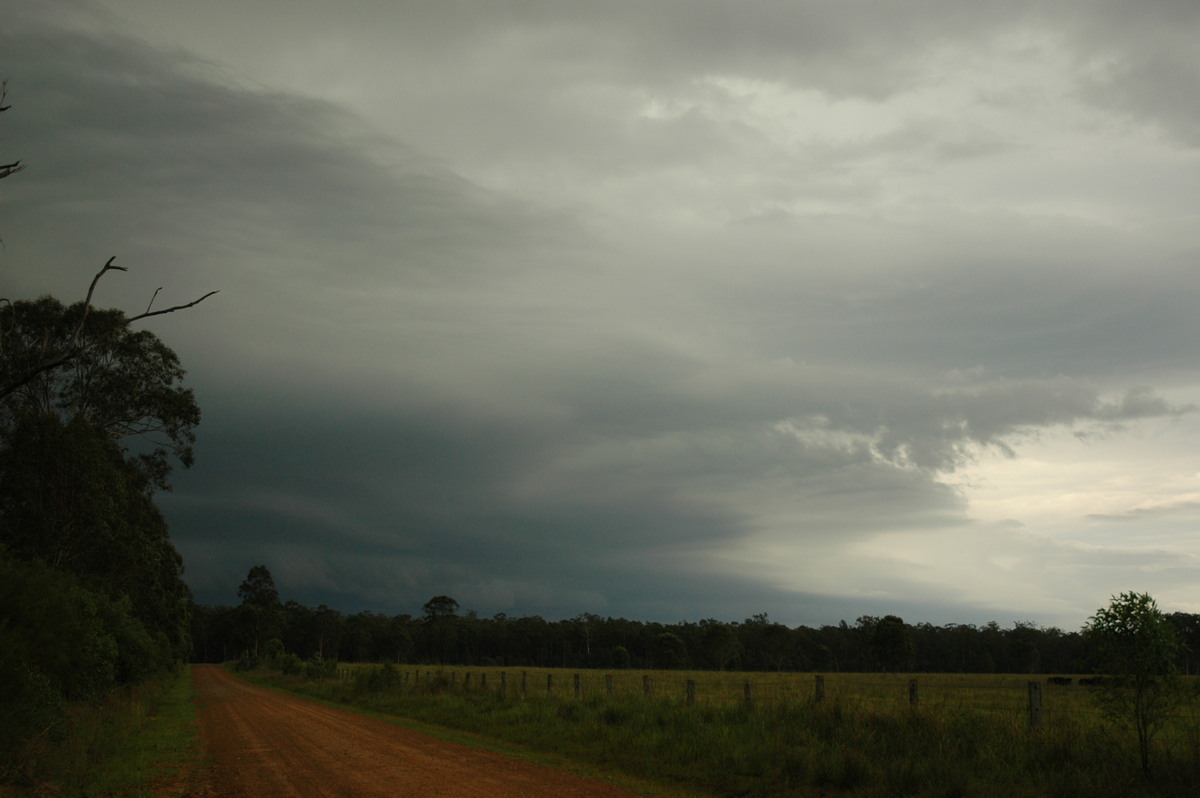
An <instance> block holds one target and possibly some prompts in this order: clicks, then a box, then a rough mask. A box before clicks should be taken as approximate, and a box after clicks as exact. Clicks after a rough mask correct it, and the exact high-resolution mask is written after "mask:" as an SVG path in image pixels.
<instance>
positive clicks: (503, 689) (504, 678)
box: [500, 671, 508, 695]
mask: <svg viewBox="0 0 1200 798" xmlns="http://www.w3.org/2000/svg"><path fill="white" fill-rule="evenodd" d="M500 695H508V671H500Z"/></svg>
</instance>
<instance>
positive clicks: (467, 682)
mask: <svg viewBox="0 0 1200 798" xmlns="http://www.w3.org/2000/svg"><path fill="white" fill-rule="evenodd" d="M463 689H464V690H470V689H471V672H470V671H467V672H466V673H465V674H463Z"/></svg>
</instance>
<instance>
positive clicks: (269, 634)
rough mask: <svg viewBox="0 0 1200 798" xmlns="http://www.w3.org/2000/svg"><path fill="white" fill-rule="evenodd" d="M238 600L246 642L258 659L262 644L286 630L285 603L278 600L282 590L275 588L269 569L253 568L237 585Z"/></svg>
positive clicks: (257, 566)
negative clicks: (239, 601)
mask: <svg viewBox="0 0 1200 798" xmlns="http://www.w3.org/2000/svg"><path fill="white" fill-rule="evenodd" d="M238 598H240V599H241V600H242V604H241V606H240V607H239V611H240V612H241V615H242V623H243V629H244V631H245V633H246V636H247V638H248V640H247V642H248V643H249V644H251V645H252V646H253V649H254V656H255V657H258V654H259V650H260V648H261V645H262V644H263V643H265V642H266V641H267V640H270V639H271V638H273V637H278V636H279V634H280V633H281V631H282V628H283V604H282V603H281V602H280V601H279V591H278V590H276V589H275V580H274V579H273V578H272V577H271V572H270V571H269V570H267V566H265V565H256V566H254V567H253V568H251V569H250V572H249V573H248V574H246V579H245V580H244V581H243V582H242V584H241V585H239V586H238Z"/></svg>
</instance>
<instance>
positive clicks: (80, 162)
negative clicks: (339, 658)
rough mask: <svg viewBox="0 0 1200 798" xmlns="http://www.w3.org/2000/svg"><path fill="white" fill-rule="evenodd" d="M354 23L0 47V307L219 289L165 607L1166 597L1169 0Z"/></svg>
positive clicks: (306, 6)
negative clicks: (277, 594)
mask: <svg viewBox="0 0 1200 798" xmlns="http://www.w3.org/2000/svg"><path fill="white" fill-rule="evenodd" d="M352 6H353V8H352V9H342V8H341V7H339V10H338V11H337V12H336V13H335V12H334V11H333V10H331V9H330V8H329V7H328V6H327V5H326V4H320V3H296V2H289V3H271V2H268V3H257V4H255V5H254V7H253V9H246V8H244V4H233V3H214V4H206V6H205V8H204V9H203V10H202V9H199V8H195V9H184V8H172V7H170V6H167V5H165V4H151V3H144V2H140V1H139V0H111V1H110V2H105V3H84V2H61V3H57V2H56V3H48V4H45V7H39V9H38V10H32V9H28V8H20V9H14V10H12V11H11V12H9V13H6V18H9V19H13V20H14V22H13V23H12V24H6V26H5V30H4V31H3V33H0V36H3V48H2V49H0V52H3V53H4V54H5V59H4V60H5V63H4V64H3V67H4V70H5V74H6V75H7V76H8V78H9V81H10V84H9V89H10V95H9V102H11V103H12V104H13V110H12V111H10V112H8V113H6V114H5V116H4V119H3V122H4V133H5V137H4V151H5V154H6V155H7V154H8V153H12V154H13V155H14V156H16V157H21V158H23V159H24V160H25V161H27V162H28V163H29V164H30V166H29V169H28V170H27V171H26V172H24V173H22V174H21V175H19V176H18V177H16V178H13V179H10V180H8V181H5V185H4V189H5V193H4V197H3V203H4V205H3V230H2V232H3V235H4V241H5V249H4V251H3V253H2V256H3V258H4V267H3V268H4V275H5V284H6V288H5V293H6V294H7V293H9V292H11V293H12V294H13V295H17V296H25V295H34V294H37V293H42V292H47V291H49V292H53V293H55V294H56V295H58V296H60V297H62V298H64V299H70V298H73V297H74V296H76V295H78V294H81V293H82V291H81V289H82V288H83V286H84V284H85V282H86V280H87V279H88V278H89V277H90V274H91V273H92V271H93V270H94V268H96V267H98V266H99V264H100V263H102V262H103V260H104V259H106V258H107V257H108V256H109V255H113V254H116V255H118V261H119V262H121V263H123V264H125V265H127V266H130V267H131V269H132V270H131V272H130V273H129V274H128V275H119V277H120V279H119V280H118V279H112V280H109V279H108V278H106V283H104V284H103V297H102V298H101V302H103V303H105V304H111V305H115V306H120V307H124V308H126V309H135V308H137V309H140V303H144V302H145V301H146V300H147V299H148V298H149V296H150V294H151V293H152V292H153V290H154V288H156V287H158V286H159V285H163V286H165V289H164V299H169V300H170V301H176V300H183V299H190V298H192V297H193V296H194V295H199V294H200V293H203V292H204V291H207V290H211V289H213V288H219V289H221V294H220V295H218V297H217V298H214V300H212V301H211V302H209V303H206V304H205V305H204V306H203V307H202V308H200V309H197V310H196V311H194V312H191V313H188V314H186V315H184V316H179V315H178V314H176V316H173V317H170V318H169V319H164V320H162V321H161V322H160V323H158V324H156V325H155V326H154V329H155V330H156V332H158V333H159V334H160V336H161V337H162V338H164V340H166V341H167V343H168V344H170V345H171V346H172V347H174V348H175V349H176V350H177V351H178V352H179V353H180V355H181V357H182V358H183V360H184V363H185V364H186V365H187V366H188V368H189V371H190V374H191V377H192V384H193V386H194V387H195V388H196V391H197V394H198V397H199V399H200V401H201V405H202V407H203V408H204V410H205V423H204V425H203V427H202V429H201V441H200V445H199V446H198V448H197V455H198V459H199V463H198V464H197V466H196V467H195V468H194V469H193V470H192V471H191V472H188V473H186V474H180V475H178V477H177V478H176V480H175V481H176V483H177V490H176V492H175V493H174V494H172V495H170V496H167V497H164V499H163V502H162V504H163V507H164V509H165V510H166V512H167V514H168V517H169V519H170V521H171V524H172V529H173V535H174V537H175V539H176V541H177V544H178V546H179V548H180V549H181V551H182V552H183V553H184V555H185V559H186V562H187V566H188V577H189V579H190V581H191V583H192V585H193V587H194V588H195V590H196V591H197V595H198V597H199V598H200V599H201V600H204V601H226V602H228V601H232V600H234V593H233V591H234V588H235V587H236V584H237V583H238V582H239V581H240V579H241V578H242V577H243V576H244V574H245V572H246V570H248V568H249V567H250V566H251V565H254V564H256V563H260V562H264V563H267V564H268V565H269V567H271V569H272V571H273V572H274V573H275V574H276V578H277V581H279V582H280V584H281V588H282V590H283V592H284V593H285V595H288V596H294V597H296V598H298V599H301V600H304V601H308V602H310V603H316V602H318V601H326V602H329V603H333V604H337V605H338V606H341V607H343V608H345V609H350V610H355V609H360V608H372V609H377V610H382V611H416V610H417V609H418V608H419V607H420V605H421V603H422V602H424V601H425V600H426V599H427V598H428V597H429V596H430V595H435V594H442V593H448V594H450V595H453V596H455V597H456V598H457V599H458V600H459V601H460V603H462V604H463V606H464V607H473V608H476V609H478V610H479V611H481V612H484V613H488V614H490V613H492V612H500V611H504V612H508V613H510V614H515V613H526V612H528V613H541V614H544V615H547V616H551V617H556V616H562V615H574V614H576V613H578V612H583V611H588V612H596V613H601V614H611V615H622V614H623V615H630V616H637V617H644V618H657V619H663V620H677V619H679V618H684V617H686V618H691V619H697V618H700V617H710V616H711V617H720V618H733V619H738V618H743V617H747V616H749V615H750V614H752V613H756V612H761V611H768V612H770V614H771V615H772V617H776V618H779V619H780V620H784V621H787V622H798V621H805V622H809V623H821V622H833V621H836V620H837V619H838V618H840V617H853V616H854V615H855V614H858V613H865V612H869V613H872V614H882V613H886V612H900V613H906V617H910V616H911V617H910V620H923V619H925V620H932V621H935V622H939V621H942V622H949V621H959V620H962V621H975V622H978V621H982V620H987V619H989V618H993V617H996V618H998V619H1000V620H1003V621H1008V620H1012V619H1015V618H1018V617H1019V618H1032V619H1035V620H1039V621H1042V622H1048V623H1063V624H1066V625H1077V624H1078V623H1081V622H1082V620H1083V619H1084V618H1085V617H1086V615H1087V614H1088V613H1089V612H1090V611H1091V610H1092V609H1093V608H1094V607H1097V606H1100V605H1101V604H1103V603H1104V601H1105V600H1106V599H1107V596H1108V595H1109V594H1110V593H1113V592H1118V591H1120V590H1126V589H1131V588H1137V589H1151V590H1155V591H1158V593H1157V594H1158V595H1159V598H1160V601H1163V602H1164V603H1165V604H1167V605H1169V606H1176V607H1180V608H1189V609H1192V610H1200V599H1197V597H1196V596H1195V595H1194V594H1192V593H1190V592H1189V591H1190V587H1189V585H1190V584H1191V583H1193V582H1194V581H1195V574H1196V559H1195V558H1196V556H1197V554H1200V547H1198V546H1197V542H1198V541H1197V540H1196V539H1195V538H1194V536H1191V535H1188V534H1182V533H1181V530H1182V529H1183V528H1184V527H1181V526H1180V523H1179V519H1180V518H1181V517H1182V518H1187V519H1190V518H1191V517H1192V515H1193V514H1194V510H1195V494H1196V493H1197V485H1196V484H1195V475H1196V473H1197V471H1200V469H1198V468H1197V462H1196V460H1195V458H1193V457H1191V456H1190V454H1189V450H1188V449H1187V448H1186V447H1185V442H1186V441H1187V440H1188V439H1189V438H1190V437H1191V436H1193V435H1195V434H1196V431H1197V428H1196V422H1195V420H1194V418H1193V416H1194V414H1193V407H1192V402H1194V401H1195V399H1196V396H1197V395H1198V394H1200V392H1198V391H1197V390H1196V388H1197V385H1198V384H1200V381H1198V380H1197V379H1196V369H1195V366H1194V364H1193V359H1192V358H1191V357H1190V351H1191V344H1192V342H1193V341H1195V340H1196V335H1197V332H1200V330H1198V329H1197V317H1196V314H1195V313H1194V308H1195V307H1196V304H1197V299H1198V298H1200V297H1198V296H1197V295H1198V293H1200V292H1198V288H1200V286H1198V277H1197V272H1196V270H1195V269H1194V268H1193V264H1194V261H1195V253H1196V251H1197V246H1196V240H1195V234H1194V232H1193V231H1194V229H1196V225H1195V220H1194V219H1193V218H1192V217H1193V216H1194V211H1193V210H1192V209H1194V208H1195V207H1197V203H1196V199H1197V197H1196V196H1195V195H1196V193H1197V190H1196V188H1195V181H1194V179H1192V177H1193V175H1194V170H1195V168H1196V166H1197V152H1196V150H1195V144H1196V140H1195V130H1196V129H1197V128H1196V119H1195V118H1194V114H1192V113H1191V112H1190V111H1188V110H1187V109H1188V108H1190V107H1191V104H1185V103H1179V102H1177V101H1176V99H1177V98H1176V94H1177V93H1178V91H1179V90H1180V89H1179V87H1180V86H1184V85H1187V80H1188V76H1189V75H1193V73H1194V72H1195V71H1196V69H1197V68H1200V67H1198V64H1200V62H1198V61H1197V58H1196V56H1195V55H1194V53H1193V52H1192V50H1193V48H1192V47H1191V46H1190V44H1189V43H1188V41H1187V40H1186V37H1182V36H1180V35H1179V31H1182V30H1186V29H1187V26H1188V25H1189V24H1191V23H1192V22H1194V21H1195V20H1194V19H1193V18H1194V16H1195V14H1196V12H1195V11H1194V10H1193V9H1192V6H1191V4H1185V3H1179V4H1175V5H1171V4H1154V8H1153V13H1151V12H1150V11H1147V10H1146V9H1145V8H1144V7H1139V12H1138V13H1137V14H1136V15H1135V14H1132V12H1130V11H1129V10H1127V9H1126V8H1125V7H1124V6H1123V5H1121V4H1110V5H1105V4H1092V5H1090V6H1089V7H1088V10H1087V11H1086V12H1084V11H1076V12H1070V13H1068V11H1066V10H1058V11H1048V10H1046V9H1044V8H1043V7H1042V5H1041V4H1027V5H1024V6H1022V5H1021V4H1017V5H1009V6H1005V8H1004V9H1003V10H1001V9H999V8H997V9H996V10H994V11H991V12H988V13H980V10H979V9H974V8H973V9H971V11H970V13H968V12H967V10H966V9H965V8H964V7H962V6H961V4H958V3H934V2H929V3H902V4H889V5H887V6H879V5H878V4H857V3H839V4H828V3H820V2H812V3H808V2H805V3H778V4H773V3H762V4H755V6H754V7H753V10H749V9H747V8H746V7H743V6H741V5H739V4H733V3H723V2H711V3H695V2H688V3H669V2H658V3H630V4H615V5H613V4H608V5H606V6H605V7H604V8H603V9H602V8H600V7H598V6H595V5H594V4H584V3H552V4H541V3H511V4H502V5H501V4H486V5H483V6H480V5H478V4H473V3H472V4H458V3H454V2H447V3H439V4H436V5H429V4H425V3H413V4H407V3H395V2H388V3H374V2H368V1H367V0H357V1H356V2H355V3H353V4H352ZM10 14H11V16H10ZM231 22H232V23H233V24H230V23H231ZM1193 27H1194V26H1193ZM1151 88H1152V89H1153V90H1150V89H1151ZM1147 441H1151V442H1152V443H1153V445H1150V444H1149V443H1147ZM1190 451H1195V449H1194V448H1192V449H1191V450H1190ZM1047 462H1053V463H1055V464H1056V465H1054V466H1051V467H1048V466H1046V463H1047ZM1121 472H1125V473H1127V474H1128V478H1127V484H1125V485H1123V486H1120V487H1119V488H1118V486H1117V485H1115V484H1114V483H1113V482H1112V481H1111V480H1110V481H1109V482H1105V481H1104V480H1105V479H1107V478H1110V477H1111V475H1112V474H1114V473H1121ZM1038 473H1041V474H1043V477H1042V478H1040V479H1038V478H1035V477H1033V476H1032V475H1035V474H1038ZM1050 473H1054V474H1070V475H1071V476H1070V480H1071V481H1069V482H1064V481H1063V480H1058V479H1053V480H1050V479H1047V478H1046V477H1045V475H1046V474H1050ZM1164 485H1170V486H1171V487H1170V488H1169V490H1167V489H1164V488H1163V487H1162V486H1164ZM1098 486H1107V487H1098ZM1164 491H1165V492H1164ZM1072 496H1087V497H1089V498H1088V499H1087V500H1086V501H1072V500H1070V497H1072ZM1129 519H1137V520H1138V522H1139V523H1138V524H1137V529H1136V530H1135V529H1132V528H1131V527H1132V526H1134V525H1133V524H1130V523H1129V522H1128V521H1129ZM1163 519H1171V520H1163Z"/></svg>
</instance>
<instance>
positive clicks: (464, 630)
mask: <svg viewBox="0 0 1200 798" xmlns="http://www.w3.org/2000/svg"><path fill="white" fill-rule="evenodd" d="M238 594H239V597H240V598H241V603H240V604H238V605H236V606H203V605H201V606H197V607H196V608H195V611H194V613H193V625H192V640H193V643H194V647H195V648H194V656H195V658H196V660H197V661H201V662H223V661H230V660H236V659H241V660H242V661H243V663H244V664H254V662H255V660H256V658H257V659H260V660H261V659H262V657H263V656H264V652H265V651H266V646H267V644H268V643H269V642H270V641H272V640H274V641H277V642H276V644H275V649H274V650H276V651H282V652H286V653H287V654H289V655H294V656H295V657H298V658H299V659H302V660H318V659H319V660H339V661H342V662H394V663H407V664H431V665H437V664H441V665H477V666H490V665H495V666H527V667H539V668H541V667H562V668H645V669H656V668H665V669H695V670H744V671H897V672H936V673H1085V672H1090V671H1091V670H1093V668H1094V667H1095V666H1096V664H1097V663H1096V659H1095V654H1096V651H1095V646H1094V645H1093V643H1092V641H1091V640H1090V638H1089V637H1088V636H1087V635H1085V634H1084V633H1083V631H1082V630H1081V631H1072V632H1065V631H1063V630H1061V629H1058V628H1055V627H1043V626H1038V625H1036V624H1033V623H1028V622H1017V623H1015V624H1014V625H1013V626H1012V627H1010V628H1002V627H1001V626H1000V625H999V624H998V623H996V622H994V621H993V622H991V623H987V624H985V625H982V626H975V625H972V624H947V625H941V626H935V625H933V624H930V623H915V624H910V623H907V622H905V621H904V620H903V619H901V618H899V617H897V616H895V615H884V616H882V617H875V616H868V615H864V616H862V617H860V618H858V619H857V620H856V621H855V622H854V623H852V624H851V623H847V622H846V621H841V622H840V623H837V624H831V625H825V626H819V627H810V626H795V627H792V626H787V625H785V624H782V623H778V622H775V621H772V620H770V618H769V617H768V616H767V614H766V613H762V614H759V615H754V616H752V617H750V618H747V619H745V620H743V621H736V622H726V621H719V620H715V619H711V618H709V619H704V620H700V621H680V622H678V623H657V622H647V621H634V620H629V619H626V618H611V617H602V616H599V615H593V614H591V613H581V614H579V615H576V616H575V617H573V618H567V619H561V620H547V619H545V618H542V617H540V616H537V615H532V616H522V617H509V616H507V615H505V614H503V613H499V614H496V615H493V616H491V617H482V616H480V615H479V614H478V613H477V612H475V611H471V610H468V611H465V612H460V607H459V604H458V602H457V601H455V600H454V599H453V598H451V597H449V596H434V597H433V598H431V599H430V600H429V601H428V602H426V603H425V605H424V606H423V607H422V608H421V610H420V612H418V613H416V614H409V613H402V614H398V615H386V614H381V613H375V612H370V611H364V612H357V613H351V614H347V613H342V612H339V611H337V610H335V609H331V608H329V607H327V606H325V605H320V606H317V607H309V606H305V605H303V604H300V603H298V602H296V601H291V600H289V601H283V600H281V599H280V597H279V594H278V591H277V590H276V588H275V584H274V580H273V579H272V577H271V573H270V571H269V569H268V568H267V567H266V566H262V565H259V566H255V567H254V568H252V569H251V570H250V573H249V574H248V575H247V578H246V580H245V581H244V582H243V583H242V585H241V587H240V588H239V591H238ZM1166 617H1167V619H1168V620H1169V622H1170V623H1171V625H1172V626H1173V627H1174V628H1175V629H1176V632H1177V634H1178V636H1179V638H1180V639H1181V640H1182V641H1183V642H1184V643H1185V645H1186V646H1187V647H1186V649H1183V650H1181V651H1180V652H1179V653H1178V658H1179V661H1178V666H1179V668H1180V670H1182V671H1184V672H1187V673H1196V672H1200V661H1198V659H1197V652H1200V615H1191V614H1187V613H1174V614H1171V615H1168V616H1166Z"/></svg>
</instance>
